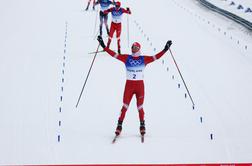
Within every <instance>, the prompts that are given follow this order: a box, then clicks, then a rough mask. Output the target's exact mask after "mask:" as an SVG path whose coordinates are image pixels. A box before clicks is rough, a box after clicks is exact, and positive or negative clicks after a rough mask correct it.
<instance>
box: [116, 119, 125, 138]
mask: <svg viewBox="0 0 252 166" xmlns="http://www.w3.org/2000/svg"><path fill="white" fill-rule="evenodd" d="M122 123H123V122H122V121H118V123H117V127H116V131H115V134H116V135H120V133H121V131H122Z"/></svg>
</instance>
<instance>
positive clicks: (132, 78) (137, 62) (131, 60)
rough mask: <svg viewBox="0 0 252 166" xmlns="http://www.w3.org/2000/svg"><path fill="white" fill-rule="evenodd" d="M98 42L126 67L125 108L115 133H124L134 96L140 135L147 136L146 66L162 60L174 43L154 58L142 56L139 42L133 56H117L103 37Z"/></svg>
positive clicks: (122, 110)
mask: <svg viewBox="0 0 252 166" xmlns="http://www.w3.org/2000/svg"><path fill="white" fill-rule="evenodd" d="M97 40H98V41H99V43H100V45H101V46H102V47H103V49H104V51H106V52H107V53H108V54H109V55H110V56H112V57H114V58H116V59H118V60H120V61H122V62H123V63H124V64H125V66H126V74H127V80H126V85H125V89H124V95H123V106H122V109H121V114H120V116H119V119H118V124H117V128H116V131H115V134H116V135H119V134H120V133H121V131H122V123H123V120H124V117H125V114H126V111H127V109H128V107H129V104H130V101H131V99H132V97H133V95H134V94H135V95H136V99H137V109H138V112H139V120H140V133H141V135H144V134H145V120H144V109H143V103H144V81H143V79H144V78H143V76H144V75H143V72H144V68H145V67H146V65H148V64H149V63H151V62H153V61H155V60H157V59H159V58H161V57H162V56H163V55H164V54H165V53H166V51H167V50H168V49H169V48H170V46H171V44H172V41H170V40H169V41H167V43H166V45H165V48H164V49H163V50H162V51H160V52H159V53H157V54H156V55H154V56H145V55H141V52H140V49H141V45H140V44H139V43H138V42H135V43H133V45H132V47H131V51H132V54H117V53H115V52H114V51H112V50H111V49H109V48H108V47H106V46H105V44H104V42H103V39H102V37H101V36H98V38H97Z"/></svg>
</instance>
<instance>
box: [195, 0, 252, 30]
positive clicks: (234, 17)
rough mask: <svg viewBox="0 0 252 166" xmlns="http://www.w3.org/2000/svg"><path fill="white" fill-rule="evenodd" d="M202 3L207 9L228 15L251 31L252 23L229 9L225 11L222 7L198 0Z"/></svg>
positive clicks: (204, 0)
mask: <svg viewBox="0 0 252 166" xmlns="http://www.w3.org/2000/svg"><path fill="white" fill-rule="evenodd" d="M198 1H199V2H200V3H201V4H202V5H204V6H205V7H207V8H208V9H211V10H212V11H215V12H217V13H219V14H222V15H224V16H226V17H228V18H229V19H232V20H234V21H235V22H237V23H239V24H241V25H243V26H244V27H246V28H248V29H249V30H251V31H252V23H251V22H250V21H248V20H246V19H244V18H242V17H239V16H237V15H235V14H233V13H231V12H229V11H226V10H224V9H221V8H219V7H217V6H215V5H213V4H212V3H210V2H208V1H206V0H198Z"/></svg>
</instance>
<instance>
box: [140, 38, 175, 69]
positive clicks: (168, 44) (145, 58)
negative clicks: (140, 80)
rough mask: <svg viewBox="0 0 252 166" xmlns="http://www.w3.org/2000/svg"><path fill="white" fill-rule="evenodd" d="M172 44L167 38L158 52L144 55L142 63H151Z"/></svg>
mask: <svg viewBox="0 0 252 166" xmlns="http://www.w3.org/2000/svg"><path fill="white" fill-rule="evenodd" d="M171 45H172V41H171V40H169V41H167V42H166V45H165V48H164V49H163V50H162V51H160V52H159V53H157V54H156V55H154V56H144V63H145V65H147V64H148V63H151V62H153V61H155V60H157V59H159V58H161V57H162V56H163V55H164V54H165V53H166V52H167V51H168V50H169V48H170V46H171Z"/></svg>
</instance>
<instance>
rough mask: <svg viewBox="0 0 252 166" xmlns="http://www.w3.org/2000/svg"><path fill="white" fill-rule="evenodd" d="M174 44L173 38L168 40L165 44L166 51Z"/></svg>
mask: <svg viewBox="0 0 252 166" xmlns="http://www.w3.org/2000/svg"><path fill="white" fill-rule="evenodd" d="M171 45H172V41H171V40H168V41H167V42H166V44H165V48H164V51H167V50H169V48H170V46H171Z"/></svg>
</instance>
